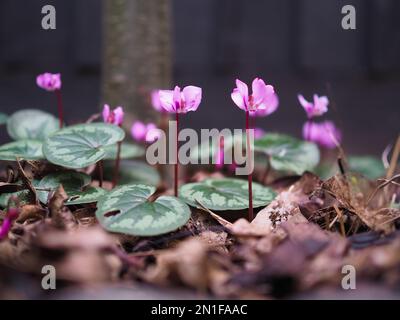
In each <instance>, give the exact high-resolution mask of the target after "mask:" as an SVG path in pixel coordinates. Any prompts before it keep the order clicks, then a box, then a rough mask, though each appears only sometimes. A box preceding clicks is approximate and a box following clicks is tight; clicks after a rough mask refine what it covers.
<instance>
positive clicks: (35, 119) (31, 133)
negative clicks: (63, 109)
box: [7, 109, 60, 140]
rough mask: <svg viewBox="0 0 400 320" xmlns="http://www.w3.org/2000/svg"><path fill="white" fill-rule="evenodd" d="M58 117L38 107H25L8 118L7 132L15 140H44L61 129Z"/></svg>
mask: <svg viewBox="0 0 400 320" xmlns="http://www.w3.org/2000/svg"><path fill="white" fill-rule="evenodd" d="M59 125H60V124H59V122H58V119H57V118H55V117H54V116H53V115H51V114H49V113H47V112H44V111H41V110H36V109H24V110H19V111H17V112H15V113H13V114H12V115H11V116H10V117H9V118H8V120H7V132H8V134H9V135H10V137H11V138H13V139H14V140H24V139H33V140H44V139H46V137H47V136H49V135H50V134H52V133H53V132H55V131H57V130H58V129H59Z"/></svg>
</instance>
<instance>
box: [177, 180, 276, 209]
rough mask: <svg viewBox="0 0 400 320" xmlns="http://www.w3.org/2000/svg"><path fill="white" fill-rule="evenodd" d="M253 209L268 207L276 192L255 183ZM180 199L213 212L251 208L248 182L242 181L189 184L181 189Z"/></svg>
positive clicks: (208, 181) (205, 181) (212, 181)
mask: <svg viewBox="0 0 400 320" xmlns="http://www.w3.org/2000/svg"><path fill="white" fill-rule="evenodd" d="M252 191H253V207H254V208H257V207H262V206H266V205H268V204H269V203H270V202H271V201H272V200H273V199H274V198H275V196H276V194H275V192H274V191H273V190H272V189H270V188H267V187H264V186H262V185H260V184H258V183H253V190H252ZM179 197H180V198H181V199H183V200H184V201H185V202H186V203H187V204H189V205H191V206H193V207H200V206H199V203H200V204H201V205H202V206H205V207H206V208H208V209H211V210H216V211H218V210H220V211H221V210H222V211H223V210H242V209H247V208H248V207H249V192H248V182H247V181H245V180H241V179H233V178H226V179H207V180H204V181H202V182H197V183H188V184H185V185H183V186H182V187H181V188H180V189H179Z"/></svg>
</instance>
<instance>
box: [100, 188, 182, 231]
mask: <svg viewBox="0 0 400 320" xmlns="http://www.w3.org/2000/svg"><path fill="white" fill-rule="evenodd" d="M155 190H156V189H155V187H152V186H148V185H142V184H131V185H124V186H121V187H118V188H116V189H114V190H112V191H111V192H110V193H108V194H107V195H106V196H104V197H102V198H101V199H100V200H99V202H98V203H97V208H98V209H97V211H96V217H97V219H98V220H99V222H100V224H101V225H102V226H103V227H104V228H105V229H106V230H108V231H110V232H116V233H123V234H129V235H134V236H155V235H160V234H164V233H168V232H171V231H174V230H176V229H178V228H179V227H181V226H183V225H184V224H186V222H187V221H188V220H189V218H190V209H189V207H188V206H187V204H186V203H184V202H183V201H181V200H180V199H178V198H175V197H169V196H161V197H159V198H157V199H156V200H154V201H150V200H149V198H150V197H151V196H152V195H153V193H154V192H155ZM107 214H108V215H107Z"/></svg>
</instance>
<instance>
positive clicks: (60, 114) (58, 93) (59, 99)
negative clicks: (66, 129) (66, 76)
mask: <svg viewBox="0 0 400 320" xmlns="http://www.w3.org/2000/svg"><path fill="white" fill-rule="evenodd" d="M56 96H57V107H58V119H59V121H60V129H61V128H62V127H63V123H64V117H63V103H62V96H61V90H56Z"/></svg>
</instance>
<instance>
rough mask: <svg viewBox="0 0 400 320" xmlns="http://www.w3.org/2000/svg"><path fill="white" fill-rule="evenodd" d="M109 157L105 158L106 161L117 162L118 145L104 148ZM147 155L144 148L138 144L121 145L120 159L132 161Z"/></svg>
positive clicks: (125, 143)
mask: <svg viewBox="0 0 400 320" xmlns="http://www.w3.org/2000/svg"><path fill="white" fill-rule="evenodd" d="M104 149H105V151H106V153H107V155H106V156H105V158H104V159H105V160H115V158H116V157H117V150H118V145H117V144H113V145H110V146H106V147H104ZM144 153H145V151H144V148H143V147H142V146H139V145H137V144H133V143H127V142H124V143H122V145H121V155H120V159H132V158H138V157H141V156H143V155H144Z"/></svg>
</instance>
